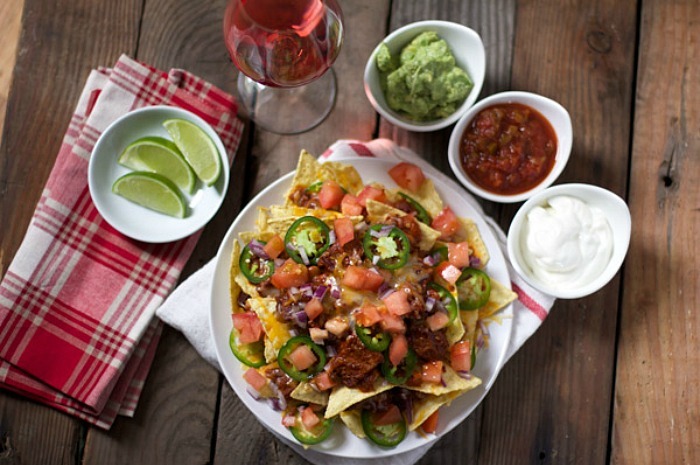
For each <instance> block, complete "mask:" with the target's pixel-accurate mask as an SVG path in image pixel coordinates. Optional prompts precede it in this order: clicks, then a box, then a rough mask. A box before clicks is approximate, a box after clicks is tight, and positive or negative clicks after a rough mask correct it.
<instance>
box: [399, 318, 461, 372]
mask: <svg viewBox="0 0 700 465" xmlns="http://www.w3.org/2000/svg"><path fill="white" fill-rule="evenodd" d="M406 336H407V338H408V345H409V347H412V348H413V350H414V351H415V352H416V355H418V356H419V357H420V358H421V359H423V360H425V361H427V362H432V361H437V360H442V361H448V358H449V357H448V355H449V353H450V344H449V342H448V341H447V335H446V332H445V330H444V329H441V330H438V331H432V330H431V329H430V328H429V327H428V326H427V325H426V324H425V321H415V322H413V323H412V324H411V325H410V327H409V328H408V334H407V335H406Z"/></svg>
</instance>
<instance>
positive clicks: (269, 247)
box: [263, 234, 284, 258]
mask: <svg viewBox="0 0 700 465" xmlns="http://www.w3.org/2000/svg"><path fill="white" fill-rule="evenodd" d="M263 250H265V253H267V254H268V255H269V256H270V258H277V257H279V256H280V254H281V253H282V252H283V251H284V240H283V239H282V238H281V237H280V236H279V234H275V235H274V236H272V239H270V240H269V241H267V244H265V245H264V246H263Z"/></svg>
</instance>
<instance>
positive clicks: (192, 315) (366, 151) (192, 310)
mask: <svg viewBox="0 0 700 465" xmlns="http://www.w3.org/2000/svg"><path fill="white" fill-rule="evenodd" d="M357 157H376V158H384V159H388V160H393V161H396V162H397V163H398V162H400V161H408V162H411V163H414V164H416V165H418V166H420V167H421V168H422V169H423V171H424V172H425V173H426V174H427V175H428V176H429V177H431V178H432V179H433V180H435V181H439V182H440V183H443V184H447V185H449V186H451V187H452V188H453V189H454V190H456V191H457V192H460V193H461V194H462V195H461V197H460V198H459V199H450V202H460V201H463V202H468V203H469V204H471V205H472V206H473V207H474V208H475V209H476V210H477V211H478V212H480V213H481V214H482V215H483V209H482V208H481V206H480V205H479V204H478V202H477V201H476V200H475V199H474V198H473V197H472V196H471V195H470V194H468V193H467V192H466V191H465V190H464V189H463V188H462V187H460V186H458V185H457V184H456V183H455V182H454V181H453V180H452V179H451V178H449V177H448V176H446V175H445V174H444V173H441V172H440V171H438V170H437V169H436V168H435V167H433V166H431V165H430V164H429V163H427V162H426V161H425V160H423V159H422V158H420V157H419V156H418V155H417V154H415V153H414V152H413V151H411V150H409V149H407V148H404V147H400V146H398V145H397V144H396V143H394V142H393V141H390V140H388V139H375V140H372V141H369V142H361V141H354V140H340V141H337V142H336V143H335V144H333V145H332V146H331V147H330V148H328V150H326V151H325V152H324V153H323V154H322V155H321V156H320V157H319V160H320V161H329V160H332V161H343V160H348V159H352V158H357ZM484 217H485V219H486V222H487V223H488V225H489V226H490V227H491V230H492V232H493V233H494V236H495V237H496V239H497V241H498V244H499V246H500V248H501V251H502V252H503V255H504V256H505V257H506V263H507V265H508V273H509V275H510V278H511V283H510V284H511V287H512V289H513V291H514V292H515V293H516V294H517V295H518V298H517V300H515V301H514V302H513V330H512V334H511V339H510V342H509V344H508V349H507V351H506V358H505V360H508V359H510V357H511V356H512V355H513V354H514V353H515V352H517V350H518V349H519V348H520V347H522V345H523V344H524V343H525V341H527V339H528V338H529V337H530V336H532V334H534V332H535V331H536V330H537V328H539V327H540V325H541V324H542V323H543V322H544V320H545V318H546V317H547V315H548V314H549V310H550V309H551V308H552V306H553V305H554V298H553V297H551V296H549V295H545V294H542V293H541V292H539V291H537V290H535V289H533V288H531V287H530V286H529V285H528V284H527V283H526V282H525V281H524V280H523V279H522V278H521V277H520V276H519V275H518V274H517V273H516V271H515V269H513V267H512V266H511V265H510V262H509V261H508V260H507V257H508V251H507V248H506V235H505V234H504V233H503V231H502V230H501V228H500V227H499V226H498V224H497V223H496V222H495V221H493V219H491V218H489V217H486V216H485V215H484ZM214 265H215V263H214V260H211V261H210V262H209V263H207V264H206V265H205V266H204V267H202V268H201V269H200V270H198V271H197V272H195V273H194V274H193V275H192V276H190V277H189V278H188V279H187V280H186V281H184V282H183V283H182V284H181V285H180V286H178V288H177V289H176V290H175V291H174V292H173V293H172V295H171V296H170V297H168V299H167V300H166V301H165V302H164V303H163V305H162V306H161V307H160V308H159V309H158V310H157V311H156V315H157V316H158V317H159V318H161V319H162V320H163V321H164V322H166V323H167V324H169V325H171V326H173V327H174V328H176V329H178V330H180V331H181V332H182V333H183V334H184V335H185V336H186V337H187V339H188V340H189V341H190V343H192V345H193V346H194V347H195V349H196V350H197V351H198V352H199V353H200V354H201V355H202V357H204V358H205V359H206V360H208V361H209V362H210V363H211V364H212V365H214V366H215V367H217V368H218V367H219V364H218V361H217V357H216V351H215V349H214V341H213V338H212V335H211V331H210V329H209V305H202V302H209V298H210V290H211V283H212V279H213V275H214V268H215V267H214ZM283 442H284V443H285V444H287V445H288V446H289V447H291V448H292V449H293V450H294V451H296V452H297V453H298V454H299V455H301V456H303V457H304V458H305V459H306V460H308V461H309V462H311V463H313V464H316V465H323V464H331V463H332V464H334V465H366V464H368V463H370V460H371V463H372V464H380V465H412V464H414V463H416V462H417V461H418V460H419V459H420V458H421V457H422V456H423V455H425V453H426V452H427V451H428V450H429V449H430V447H431V446H432V445H434V444H435V443H434V442H433V443H431V444H429V445H427V446H423V447H419V448H417V449H414V450H412V451H409V452H404V453H402V454H397V455H394V456H391V457H386V458H374V459H348V458H339V457H332V456H330V455H327V454H324V453H321V452H318V451H315V450H313V449H304V448H302V447H301V446H300V445H298V444H292V443H290V442H287V441H285V440H283Z"/></svg>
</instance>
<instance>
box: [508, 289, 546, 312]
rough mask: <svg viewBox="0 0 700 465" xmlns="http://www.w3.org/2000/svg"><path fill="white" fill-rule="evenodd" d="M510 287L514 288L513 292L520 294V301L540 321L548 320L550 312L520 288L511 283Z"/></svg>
mask: <svg viewBox="0 0 700 465" xmlns="http://www.w3.org/2000/svg"><path fill="white" fill-rule="evenodd" d="M510 285H511V286H512V287H513V292H515V293H516V294H518V300H519V301H520V302H522V304H523V305H524V306H525V308H527V309H528V310H530V311H531V312H532V313H533V314H534V315H535V316H536V317H537V318H539V319H540V321H544V320H545V318H547V315H548V312H547V309H545V308H544V307H543V306H542V305H540V304H539V303H537V301H535V299H533V298H532V297H530V295H528V294H527V293H526V292H525V291H524V290H523V289H522V288H520V286H518V285H517V284H515V283H514V282H512V281H511V283H510Z"/></svg>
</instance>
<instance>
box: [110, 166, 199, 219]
mask: <svg viewBox="0 0 700 465" xmlns="http://www.w3.org/2000/svg"><path fill="white" fill-rule="evenodd" d="M112 192H114V193H115V194H118V195H121V196H122V197H124V198H125V199H128V200H131V201H132V202H134V203H137V204H139V205H141V206H143V207H146V208H150V209H151V210H155V211H157V212H160V213H165V214H166V215H170V216H174V217H176V218H184V217H185V212H186V211H187V207H186V206H185V201H184V200H183V199H182V195H181V194H180V191H179V190H178V188H177V186H176V185H175V184H174V183H173V182H172V181H170V180H169V179H168V178H166V177H165V176H161V175H160V174H156V173H149V172H147V171H134V172H132V173H128V174H125V175H124V176H122V177H121V178H119V179H117V180H116V181H114V184H113V185H112Z"/></svg>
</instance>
